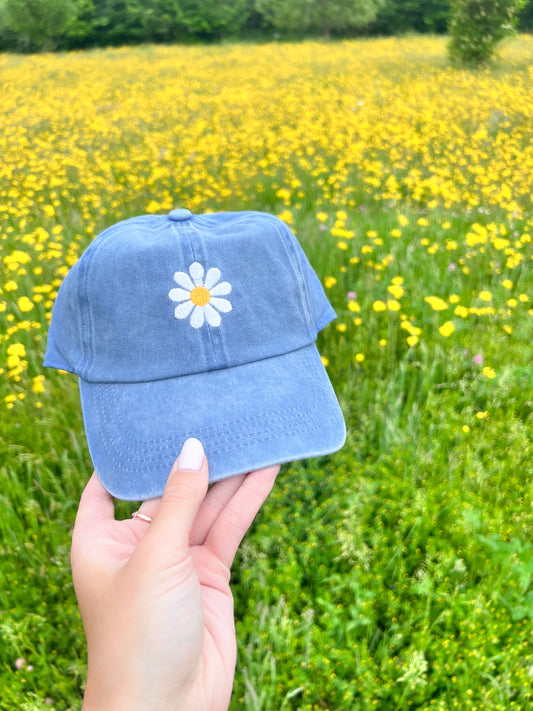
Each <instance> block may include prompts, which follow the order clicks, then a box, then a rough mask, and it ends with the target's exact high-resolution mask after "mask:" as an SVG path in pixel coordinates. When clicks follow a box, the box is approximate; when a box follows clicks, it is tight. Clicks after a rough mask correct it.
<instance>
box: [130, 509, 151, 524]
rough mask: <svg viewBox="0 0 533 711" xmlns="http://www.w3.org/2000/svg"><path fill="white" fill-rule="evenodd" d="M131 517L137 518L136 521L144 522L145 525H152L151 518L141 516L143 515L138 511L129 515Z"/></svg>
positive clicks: (144, 515)
mask: <svg viewBox="0 0 533 711" xmlns="http://www.w3.org/2000/svg"><path fill="white" fill-rule="evenodd" d="M131 517H132V518H138V519H140V520H141V521H145V522H146V523H152V517H151V516H147V515H146V514H143V513H141V512H140V511H134V512H133V513H132V514H131Z"/></svg>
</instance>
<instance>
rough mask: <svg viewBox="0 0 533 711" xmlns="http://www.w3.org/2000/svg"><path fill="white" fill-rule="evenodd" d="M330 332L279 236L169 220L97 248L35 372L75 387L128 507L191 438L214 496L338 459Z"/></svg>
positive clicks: (231, 225)
mask: <svg viewBox="0 0 533 711" xmlns="http://www.w3.org/2000/svg"><path fill="white" fill-rule="evenodd" d="M333 318H335V313H334V311H333V309H332V307H331V305H330V304H329V302H328V300H327V298H326V296H325V294H324V290H323V288H322V285H321V283H320V281H319V279H318V278H317V276H316V274H315V272H314V271H313V269H312V267H311V265H310V264H309V261H308V260H307V258H306V256H305V254H304V252H303V250H302V248H301V247H300V245H299V243H298V241H297V240H296V238H295V236H294V234H293V233H292V232H291V230H290V229H289V228H288V226H287V225H286V224H285V223H284V222H282V221H281V220H279V219H278V218H276V217H273V216H272V215H268V214H265V213H261V212H226V213H214V214H206V215H193V214H191V212H190V211H189V210H185V209H178V210H173V211H172V212H170V213H169V214H168V215H143V216H140V217H133V218H131V219H128V220H124V221H122V222H119V223H118V224H116V225H113V226H112V227H110V228H108V229H107V230H105V231H104V232H102V234H100V235H99V236H98V237H97V238H96V239H95V240H94V241H93V242H92V243H91V244H90V246H89V247H88V248H87V249H86V251H85V252H84V253H83V255H82V256H81V258H80V259H79V261H78V262H77V263H76V264H75V265H74V266H73V267H72V269H71V270H70V271H69V273H68V274H67V275H66V277H65V279H64V281H63V283H62V285H61V287H60V289H59V291H58V295H57V298H56V301H55V304H54V308H53V312H52V321H51V325H50V330H49V333H48V344H47V350H46V356H45V361H44V364H45V365H46V366H48V367H52V368H59V369H62V370H67V371H70V372H72V373H76V374H77V375H78V376H79V385H80V393H81V403H82V410H83V416H84V422H85V430H86V435H87V441H88V445H89V451H90V454H91V458H92V460H93V464H94V467H95V470H96V473H97V475H98V477H99V479H100V481H101V482H102V484H103V485H104V486H105V487H106V489H107V490H108V491H109V492H110V493H111V494H112V495H113V496H115V497H117V498H120V499H124V500H135V501H136V500H141V499H147V498H153V497H156V496H160V495H161V494H162V493H163V490H164V488H165V484H166V480H167V478H168V475H169V473H170V470H171V468H172V464H173V463H174V460H175V459H176V456H177V455H178V453H179V452H180V450H181V447H182V445H183V443H184V442H185V440H186V439H188V438H189V437H196V438H198V439H199V440H200V441H201V442H202V443H203V445H204V449H205V452H206V455H207V457H208V461H209V469H210V481H212V482H213V481H217V480H219V479H224V478H226V477H229V476H232V475H235V474H240V473H244V472H249V471H252V470H255V469H260V468H262V467H266V466H269V465H273V464H281V463H284V462H288V461H292V460H295V459H303V458H307V457H315V456H320V455H324V454H329V453H332V452H334V451H336V450H338V449H340V448H341V447H342V445H343V443H344V440H345V435H346V433H345V425H344V419H343V416H342V412H341V409H340V407H339V404H338V402H337V398H336V396H335V393H334V391H333V388H332V386H331V383H330V381H329V378H328V376H327V373H326V371H325V368H324V366H323V364H322V361H321V359H320V356H319V354H318V351H317V348H316V345H315V340H316V337H317V333H318V332H319V331H320V330H321V329H322V328H324V326H326V325H327V324H328V323H329V322H330V321H331V320H332V319H333Z"/></svg>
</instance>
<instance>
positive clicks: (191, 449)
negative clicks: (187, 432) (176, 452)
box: [178, 437, 204, 472]
mask: <svg viewBox="0 0 533 711" xmlns="http://www.w3.org/2000/svg"><path fill="white" fill-rule="evenodd" d="M203 461H204V448H203V447H202V443H201V442H200V441H199V440H197V439H195V438H194V437H191V438H190V439H188V440H187V441H186V442H185V444H184V445H183V449H182V450H181V452H180V456H179V458H178V469H185V470H187V471H192V472H198V471H200V469H201V468H202V462H203Z"/></svg>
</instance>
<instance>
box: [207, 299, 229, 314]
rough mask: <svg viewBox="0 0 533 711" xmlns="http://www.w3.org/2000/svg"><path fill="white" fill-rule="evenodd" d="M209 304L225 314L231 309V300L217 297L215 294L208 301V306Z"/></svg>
mask: <svg viewBox="0 0 533 711" xmlns="http://www.w3.org/2000/svg"><path fill="white" fill-rule="evenodd" d="M211 305H212V306H214V307H215V309H218V310H219V311H222V313H223V314H227V313H228V311H231V302H229V301H228V300H227V299H218V298H217V297H216V296H213V297H211V301H210V302H209V306H211Z"/></svg>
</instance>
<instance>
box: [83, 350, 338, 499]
mask: <svg viewBox="0 0 533 711" xmlns="http://www.w3.org/2000/svg"><path fill="white" fill-rule="evenodd" d="M80 392H81V400H82V409H83V416H84V420H85V430H86V434H87V441H88V445H89V451H90V453H91V457H92V460H93V464H94V467H95V470H96V473H97V475H98V477H99V479H100V481H101V482H102V484H103V485H104V486H105V488H106V489H107V490H108V491H109V492H110V493H111V494H112V495H113V496H115V497H116V498H119V499H123V500H129V501H138V500H142V499H149V498H154V497H157V496H161V494H162V493H163V490H164V488H165V484H166V481H167V478H168V475H169V473H170V470H171V468H172V465H173V463H174V461H175V459H176V457H177V456H178V454H179V452H180V450H181V447H182V445H183V443H184V442H185V440H186V439H188V438H189V437H196V438H198V439H199V440H200V441H201V442H202V444H203V446H204V449H205V452H206V455H207V458H208V462H209V472H210V476H209V480H210V482H214V481H217V480H220V479H225V478H227V477H230V476H234V475H236V474H242V473H246V472H250V471H254V470H256V469H262V468H264V467H267V466H270V465H274V464H282V463H284V462H289V461H293V460H296V459H305V458H308V457H317V456H322V455H325V454H330V453H332V452H335V451H337V450H338V449H340V448H341V447H342V445H343V444H344V441H345V438H346V430H345V424H344V418H343V416H342V412H341V409H340V407H339V404H338V402H337V398H336V396H335V393H334V391H333V388H332V386H331V383H330V381H329V378H328V375H327V373H326V370H325V368H324V366H323V364H322V361H321V359H320V356H319V354H318V351H317V349H316V346H315V345H314V344H311V345H309V346H306V347H304V348H301V349H299V350H296V351H293V352H291V353H287V354H285V355H281V356H276V357H274V358H269V359H266V360H263V361H257V362H254V363H249V364H246V365H241V366H236V367H233V368H227V369H223V370H213V371H211V372H208V373H201V374H198V375H187V376H183V377H179V378H173V379H167V380H158V381H152V382H142V383H89V382H87V381H85V380H82V379H81V378H80Z"/></svg>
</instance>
